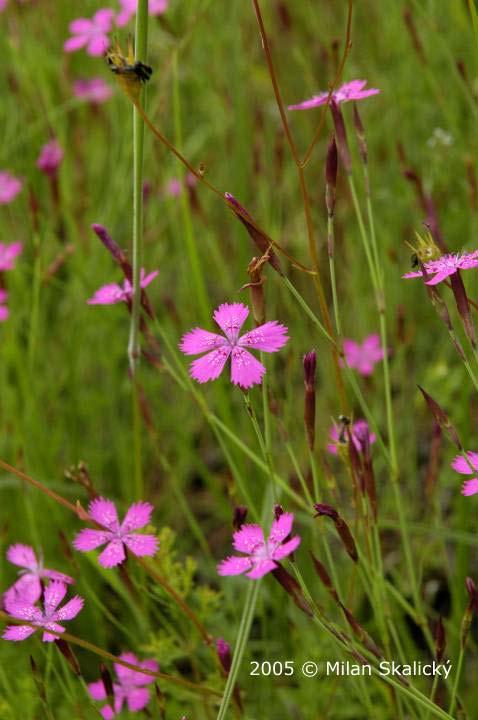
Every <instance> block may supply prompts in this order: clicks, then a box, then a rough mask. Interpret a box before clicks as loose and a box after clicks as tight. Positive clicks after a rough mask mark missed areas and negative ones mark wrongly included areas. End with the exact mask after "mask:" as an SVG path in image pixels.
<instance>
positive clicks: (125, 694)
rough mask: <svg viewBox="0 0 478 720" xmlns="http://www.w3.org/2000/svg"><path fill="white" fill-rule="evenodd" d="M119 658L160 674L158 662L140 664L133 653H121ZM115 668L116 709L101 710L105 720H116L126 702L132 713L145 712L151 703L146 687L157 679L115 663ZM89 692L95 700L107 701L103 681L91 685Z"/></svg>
mask: <svg viewBox="0 0 478 720" xmlns="http://www.w3.org/2000/svg"><path fill="white" fill-rule="evenodd" d="M119 657H120V660H124V661H125V662H129V663H131V665H137V666H138V667H141V668H144V669H145V670H152V671H154V672H158V670H159V666H158V663H157V662H156V660H144V661H143V662H139V660H138V658H137V657H136V655H134V654H133V653H131V652H124V653H121V655H120V656H119ZM113 667H114V669H115V673H116V677H117V682H113V693H114V709H113V708H112V707H111V706H110V705H105V706H104V707H103V708H101V714H102V715H103V717H104V718H105V720H111V718H114V717H115V716H116V715H117V714H118V713H120V712H121V709H122V707H123V704H124V703H125V702H126V704H127V706H128V710H129V711H130V712H139V711H140V710H143V709H144V708H145V707H146V705H147V704H148V702H149V690H148V689H147V688H145V687H144V686H145V685H151V683H154V682H155V678H154V677H153V676H152V675H144V674H143V673H140V672H137V671H136V670H130V669H129V668H126V667H124V666H123V665H119V664H118V663H114V664H113ZM88 690H89V692H90V695H91V697H92V698H93V700H99V701H101V700H106V699H107V692H106V688H105V686H104V683H103V680H97V681H96V682H93V683H90V684H89V685H88Z"/></svg>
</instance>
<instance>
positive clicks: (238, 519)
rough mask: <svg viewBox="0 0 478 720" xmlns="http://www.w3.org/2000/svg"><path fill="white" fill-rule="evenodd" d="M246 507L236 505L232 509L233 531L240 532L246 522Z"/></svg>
mask: <svg viewBox="0 0 478 720" xmlns="http://www.w3.org/2000/svg"><path fill="white" fill-rule="evenodd" d="M246 517H247V507H246V506H245V505H237V507H235V508H234V516H233V518H232V527H233V528H234V530H240V529H241V527H242V526H243V525H244V523H245V522H246Z"/></svg>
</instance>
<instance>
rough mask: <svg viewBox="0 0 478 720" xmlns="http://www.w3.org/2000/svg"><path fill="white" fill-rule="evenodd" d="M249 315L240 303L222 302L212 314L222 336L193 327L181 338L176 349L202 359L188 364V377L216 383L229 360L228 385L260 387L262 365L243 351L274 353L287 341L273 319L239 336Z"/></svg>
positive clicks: (202, 381)
mask: <svg viewBox="0 0 478 720" xmlns="http://www.w3.org/2000/svg"><path fill="white" fill-rule="evenodd" d="M248 315H249V308H247V307H246V306H245V305H243V304H242V303H231V304H229V303H224V304H223V305H220V306H219V307H218V309H217V310H215V312H214V320H215V321H216V323H217V324H218V325H219V327H220V328H221V330H222V331H223V333H224V335H216V333H211V332H208V331H207V330H203V329H202V328H198V327H197V328H194V329H193V330H191V331H190V332H188V333H186V334H185V335H183V337H182V339H181V342H180V345H179V348H180V350H181V351H182V352H183V353H184V354H185V355H199V354H201V353H206V355H203V357H201V358H198V359H197V360H194V361H193V362H192V363H191V367H190V374H191V377H193V378H194V379H195V380H197V381H198V382H199V383H205V382H208V380H216V379H217V378H218V377H219V375H220V374H221V373H222V371H223V369H224V365H225V364H226V361H227V360H228V358H229V357H230V358H231V382H232V383H234V385H240V386H241V387H242V388H244V389H247V388H250V387H252V385H260V383H261V382H262V378H263V376H264V373H265V371H266V369H265V367H264V365H263V364H262V363H261V362H259V360H257V359H256V358H255V357H254V355H251V353H250V352H248V351H247V350H246V349H245V348H252V349H253V350H262V351H263V352H277V350H280V349H281V348H282V347H284V345H285V344H286V342H287V340H288V339H289V338H288V336H287V328H286V327H285V325H281V324H280V323H278V322H276V321H275V320H273V321H272V322H266V323H264V325H260V326H259V327H257V328H255V329H254V330H251V331H250V332H248V333H246V334H245V335H242V336H241V337H239V331H240V329H241V327H242V326H243V324H244V321H245V320H246V318H247V316H248Z"/></svg>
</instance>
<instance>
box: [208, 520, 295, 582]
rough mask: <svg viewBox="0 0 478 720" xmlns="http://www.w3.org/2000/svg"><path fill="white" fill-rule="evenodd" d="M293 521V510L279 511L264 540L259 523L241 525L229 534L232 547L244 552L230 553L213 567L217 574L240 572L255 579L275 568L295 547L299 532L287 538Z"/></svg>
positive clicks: (239, 573) (236, 573)
mask: <svg viewBox="0 0 478 720" xmlns="http://www.w3.org/2000/svg"><path fill="white" fill-rule="evenodd" d="M293 522H294V515H293V513H282V515H280V517H279V518H278V519H276V520H274V522H273V523H272V527H271V530H270V533H269V536H268V538H267V540H266V539H265V537H264V531H263V530H262V528H261V527H260V525H243V526H242V527H241V529H240V530H238V531H237V532H235V533H234V535H233V543H232V544H233V547H234V550H237V551H238V552H241V553H244V555H242V556H240V555H232V556H231V557H228V558H226V559H225V560H223V561H222V562H221V563H219V565H218V566H217V571H218V573H219V575H241V574H242V573H245V574H246V576H247V577H249V578H252V579H253V580H258V579H259V578H261V577H263V576H264V575H266V574H267V573H269V572H271V571H272V570H274V569H275V568H276V567H277V564H278V562H279V561H280V560H283V559H284V558H285V557H287V556H288V555H290V554H291V553H293V552H294V550H297V548H298V547H299V545H300V537H299V535H295V536H294V537H292V538H290V539H288V538H289V536H290V534H291V532H292V524H293Z"/></svg>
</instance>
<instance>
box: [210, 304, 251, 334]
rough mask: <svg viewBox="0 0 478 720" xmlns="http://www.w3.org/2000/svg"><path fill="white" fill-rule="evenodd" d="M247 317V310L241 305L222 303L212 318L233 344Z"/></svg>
mask: <svg viewBox="0 0 478 720" xmlns="http://www.w3.org/2000/svg"><path fill="white" fill-rule="evenodd" d="M248 315H249V308H248V307H246V305H243V304H242V303H223V304H222V305H219V307H218V308H217V310H215V311H214V316H213V317H214V320H215V321H216V322H217V324H218V325H219V327H220V328H221V330H222V331H223V333H224V334H225V335H226V337H227V338H228V340H229V341H230V342H231V343H234V342H236V340H237V339H238V337H239V331H240V329H241V327H242V326H243V325H244V322H245V320H246V318H247V316H248Z"/></svg>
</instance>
